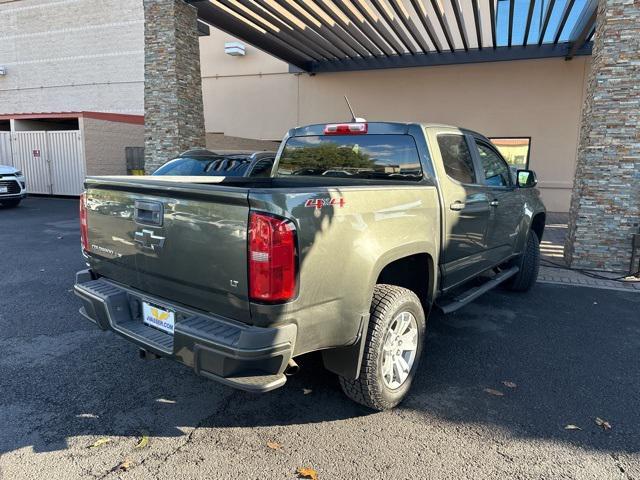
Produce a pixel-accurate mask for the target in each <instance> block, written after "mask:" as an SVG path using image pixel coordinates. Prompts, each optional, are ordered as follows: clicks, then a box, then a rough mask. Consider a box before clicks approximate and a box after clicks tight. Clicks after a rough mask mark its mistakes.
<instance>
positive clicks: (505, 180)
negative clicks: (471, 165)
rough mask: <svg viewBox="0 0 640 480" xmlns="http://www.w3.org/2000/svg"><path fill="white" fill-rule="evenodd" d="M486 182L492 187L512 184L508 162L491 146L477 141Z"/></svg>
mask: <svg viewBox="0 0 640 480" xmlns="http://www.w3.org/2000/svg"><path fill="white" fill-rule="evenodd" d="M476 145H477V146H478V153H479V154H480V161H481V162H482V169H483V170H484V178H485V183H486V184H487V185H489V186H491V187H508V186H509V185H511V180H510V174H509V167H508V166H507V163H506V162H505V161H504V160H503V159H502V158H501V157H500V155H498V154H497V153H496V152H495V151H494V150H493V149H492V148H491V147H489V146H488V145H485V144H484V143H481V142H478V141H476Z"/></svg>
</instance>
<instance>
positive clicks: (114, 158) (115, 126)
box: [81, 117, 144, 175]
mask: <svg viewBox="0 0 640 480" xmlns="http://www.w3.org/2000/svg"><path fill="white" fill-rule="evenodd" d="M81 121H82V122H83V126H84V129H83V132H84V145H85V147H84V148H85V157H86V161H87V175H126V174H127V162H126V158H125V153H124V149H125V147H142V146H144V126H143V125H134V124H130V123H120V122H109V121H105V120H96V119H93V118H86V117H85V118H83V119H82V120H81Z"/></svg>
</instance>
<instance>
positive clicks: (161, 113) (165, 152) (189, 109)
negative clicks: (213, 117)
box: [144, 0, 205, 174]
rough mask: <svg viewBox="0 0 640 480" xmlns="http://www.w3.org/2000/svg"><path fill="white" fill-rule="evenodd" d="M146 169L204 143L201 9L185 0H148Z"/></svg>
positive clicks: (146, 39) (146, 25) (146, 7)
mask: <svg viewBox="0 0 640 480" xmlns="http://www.w3.org/2000/svg"><path fill="white" fill-rule="evenodd" d="M144 17H145V34H144V41H145V62H144V63H145V65H144V67H145V82H144V108H145V170H146V172H147V174H149V173H152V172H153V171H154V170H155V169H156V168H158V167H159V166H160V165H162V164H164V163H166V162H167V161H168V160H171V159H172V158H175V156H176V155H178V154H179V153H181V152H183V151H185V150H188V149H190V148H194V147H204V146H205V129H204V112H203V106H202V79H201V75H200V45H199V40H198V28H197V10H196V8H195V7H193V6H192V5H188V4H187V3H185V2H184V1H183V0H144Z"/></svg>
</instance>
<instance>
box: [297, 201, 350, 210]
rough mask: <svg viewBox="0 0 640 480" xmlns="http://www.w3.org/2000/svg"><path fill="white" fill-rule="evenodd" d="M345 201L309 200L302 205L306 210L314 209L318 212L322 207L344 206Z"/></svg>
mask: <svg viewBox="0 0 640 480" xmlns="http://www.w3.org/2000/svg"><path fill="white" fill-rule="evenodd" d="M346 203H347V201H346V200H345V199H344V198H310V199H309V200H307V201H306V202H305V204H304V206H305V207H307V208H315V209H316V210H320V209H321V208H323V207H339V208H342V207H344V206H345V204H346Z"/></svg>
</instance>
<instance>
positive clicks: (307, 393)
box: [302, 388, 313, 395]
mask: <svg viewBox="0 0 640 480" xmlns="http://www.w3.org/2000/svg"><path fill="white" fill-rule="evenodd" d="M312 392H313V390H311V389H310V388H303V389H302V393H303V394H304V395H309V394H310V393H312Z"/></svg>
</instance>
